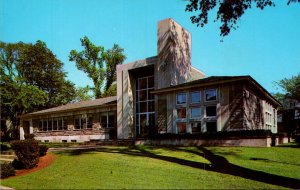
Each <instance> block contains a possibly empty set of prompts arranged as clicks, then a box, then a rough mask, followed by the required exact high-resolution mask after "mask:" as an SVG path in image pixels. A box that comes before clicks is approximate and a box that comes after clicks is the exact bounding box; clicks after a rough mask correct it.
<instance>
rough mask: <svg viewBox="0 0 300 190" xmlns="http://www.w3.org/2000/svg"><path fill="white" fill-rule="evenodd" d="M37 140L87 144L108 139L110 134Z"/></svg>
mask: <svg viewBox="0 0 300 190" xmlns="http://www.w3.org/2000/svg"><path fill="white" fill-rule="evenodd" d="M34 138H35V139H36V140H39V141H42V142H87V141H93V140H102V139H108V138H109V135H108V134H101V135H74V136H44V137H34Z"/></svg>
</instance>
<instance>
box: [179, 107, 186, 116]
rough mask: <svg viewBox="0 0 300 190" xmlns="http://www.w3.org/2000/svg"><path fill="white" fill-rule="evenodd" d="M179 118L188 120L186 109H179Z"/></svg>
mask: <svg viewBox="0 0 300 190" xmlns="http://www.w3.org/2000/svg"><path fill="white" fill-rule="evenodd" d="M177 117H178V119H185V118H186V109H185V108H179V109H177Z"/></svg>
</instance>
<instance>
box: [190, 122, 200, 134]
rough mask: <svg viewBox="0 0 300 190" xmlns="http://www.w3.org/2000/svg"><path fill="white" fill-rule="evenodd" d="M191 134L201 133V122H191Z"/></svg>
mask: <svg viewBox="0 0 300 190" xmlns="http://www.w3.org/2000/svg"><path fill="white" fill-rule="evenodd" d="M191 128H192V133H198V132H201V122H200V121H199V122H193V123H191Z"/></svg>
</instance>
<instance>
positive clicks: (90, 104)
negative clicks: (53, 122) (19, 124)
mask: <svg viewBox="0 0 300 190" xmlns="http://www.w3.org/2000/svg"><path fill="white" fill-rule="evenodd" d="M116 102H117V96H110V97H106V98H99V99H95V100H87V101H81V102H75V103H69V104H66V105H62V106H58V107H54V108H49V109H45V110H41V111H37V112H32V113H28V114H24V115H21V116H20V118H24V117H29V116H37V115H44V114H49V113H56V112H67V111H71V110H76V109H83V108H94V107H98V106H104V105H109V104H114V103H116Z"/></svg>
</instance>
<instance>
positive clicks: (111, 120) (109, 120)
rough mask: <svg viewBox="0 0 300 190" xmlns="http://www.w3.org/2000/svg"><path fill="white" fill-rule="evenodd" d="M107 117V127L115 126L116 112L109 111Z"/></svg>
mask: <svg viewBox="0 0 300 190" xmlns="http://www.w3.org/2000/svg"><path fill="white" fill-rule="evenodd" d="M107 115H108V117H107V127H115V113H114V112H108V114H107Z"/></svg>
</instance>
